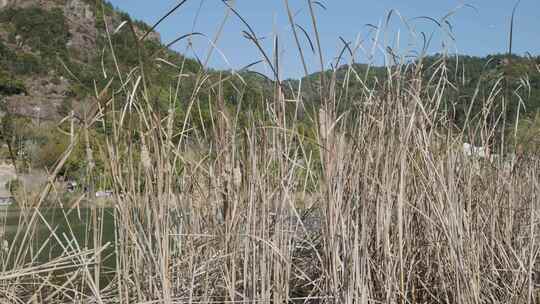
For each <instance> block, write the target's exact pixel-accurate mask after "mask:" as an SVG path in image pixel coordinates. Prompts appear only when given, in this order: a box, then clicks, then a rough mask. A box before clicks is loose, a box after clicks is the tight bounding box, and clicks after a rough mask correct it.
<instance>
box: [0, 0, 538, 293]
mask: <svg viewBox="0 0 540 304" xmlns="http://www.w3.org/2000/svg"><path fill="white" fill-rule="evenodd" d="M309 3H311V2H309ZM231 14H234V12H231ZM291 18H293V17H292V14H291ZM314 25H316V18H315V16H314ZM126 26H128V25H126ZM252 36H253V37H252V38H253V39H254V41H255V44H256V46H258V42H257V41H256V39H255V37H256V36H255V35H254V34H253V35H252ZM275 45H278V44H277V43H276V44H275ZM299 47H300V46H299ZM315 48H316V43H315ZM261 51H262V52H263V50H262V49H261ZM274 51H276V50H274ZM300 54H301V55H300V56H301V58H300V60H303V58H302V56H303V55H302V53H300ZM113 55H114V54H113ZM386 55H387V56H389V58H391V54H386ZM139 56H141V57H140V65H137V66H133V67H132V69H131V70H130V71H128V72H127V73H121V72H120V73H119V74H118V75H115V76H114V77H115V81H120V82H121V84H122V85H121V86H118V87H114V86H106V87H100V88H98V90H96V91H97V92H96V93H95V94H94V95H95V98H94V99H93V104H92V105H91V106H89V107H88V108H87V109H86V112H85V115H84V117H82V118H81V121H80V123H75V122H74V123H73V124H72V126H74V127H73V128H71V129H69V132H68V131H66V132H65V133H66V134H69V136H68V135H66V136H68V137H69V143H70V144H69V146H68V149H67V151H66V152H65V154H64V155H63V156H62V157H61V158H60V159H59V160H58V162H57V163H56V166H55V168H53V169H52V170H51V172H50V179H51V183H49V185H48V186H47V187H45V188H44V189H43V191H42V194H41V196H39V197H38V198H36V199H34V200H32V201H27V202H25V204H23V206H25V208H28V209H27V210H28V212H24V213H22V214H23V215H22V216H21V218H20V225H19V226H18V227H19V230H18V232H17V233H16V234H15V237H14V239H12V240H10V242H8V243H6V244H5V247H4V248H2V250H3V251H2V253H0V258H1V259H0V267H2V268H1V270H0V299H2V301H8V302H9V303H439V302H440V303H485V302H489V303H532V302H534V301H536V300H537V292H538V287H537V285H536V283H537V282H538V279H539V278H538V273H537V271H538V269H539V268H538V267H537V265H536V263H537V255H538V252H539V249H540V246H539V245H538V244H539V240H538V231H537V230H536V227H537V224H538V218H537V215H538V209H539V206H538V195H539V194H540V183H539V181H538V172H540V171H539V170H540V164H539V163H538V160H537V159H536V157H535V156H534V155H531V154H526V153H520V152H519V151H517V152H516V149H515V147H514V145H515V142H516V141H515V140H514V139H513V138H512V134H513V133H512V132H508V126H507V125H506V121H507V120H510V118H508V117H506V112H505V111H504V109H505V104H507V103H509V102H512V100H513V99H510V97H509V96H510V95H511V94H506V90H505V78H504V75H500V78H499V81H496V82H494V84H493V87H492V90H491V92H492V93H491V94H488V95H478V96H477V95H475V96H474V97H473V98H472V99H471V100H470V103H471V105H473V104H474V106H475V107H477V106H479V107H480V108H481V109H483V111H479V112H478V113H479V114H474V115H472V114H471V113H470V112H465V113H463V115H465V117H466V118H465V126H466V127H465V128H456V126H455V125H454V123H453V121H452V119H451V117H449V114H448V113H449V111H447V110H446V109H445V104H446V102H445V100H444V98H446V97H445V96H447V95H446V94H445V92H446V91H447V90H452V82H451V81H450V80H449V78H448V75H447V73H446V71H447V70H448V67H447V66H446V61H445V57H444V56H443V57H441V58H440V60H438V61H436V62H435V63H432V64H431V65H430V66H425V65H424V62H423V61H422V57H417V58H415V60H414V61H410V60H404V59H403V58H404V57H403V58H402V59H400V58H399V57H397V58H396V57H394V60H395V61H394V62H393V63H392V64H389V65H388V67H387V73H386V77H385V79H384V81H382V82H377V81H369V84H370V86H365V85H364V84H366V83H368V81H367V80H366V79H365V78H364V76H363V75H359V74H358V73H356V71H355V70H354V69H353V68H352V67H350V68H348V69H347V72H346V74H345V75H346V78H345V79H346V81H340V82H339V84H340V85H336V84H337V83H338V82H337V79H336V74H337V71H335V72H334V73H330V74H325V76H321V77H320V78H319V79H318V83H317V84H316V86H317V88H318V92H319V96H318V100H319V103H318V104H314V103H310V100H305V99H304V98H303V94H302V92H301V91H299V89H298V88H291V87H286V86H285V85H282V82H280V81H279V77H278V76H279V74H277V71H278V70H279V69H278V68H277V67H278V66H279V60H278V58H277V57H274V58H273V59H272V56H271V55H268V54H266V53H265V54H263V55H262V57H263V60H265V61H266V64H267V65H268V66H271V67H272V69H271V70H273V71H276V75H274V76H275V77H274V80H273V81H271V84H272V86H273V90H272V91H273V94H268V95H264V96H262V97H261V98H260V99H254V100H249V101H243V98H241V96H242V94H243V93H244V92H245V87H243V86H242V85H241V83H242V82H243V79H242V76H241V75H239V74H233V75H232V76H229V75H228V76H226V77H225V76H224V77H223V78H217V79H216V78H215V77H209V76H208V74H207V72H206V71H205V70H204V69H201V71H200V72H199V73H197V74H193V75H189V77H191V78H190V81H191V82H193V83H195V85H194V86H193V87H194V88H195V89H194V91H193V92H192V93H191V94H189V95H188V97H187V98H185V99H179V98H178V96H179V94H177V92H178V90H180V88H181V87H182V82H183V81H184V79H185V77H177V78H173V79H171V80H170V83H171V85H170V90H169V92H167V93H166V94H164V93H163V92H161V91H159V92H156V90H153V88H154V87H153V86H152V79H151V78H147V77H146V74H145V73H146V71H147V70H149V69H153V68H154V67H155V66H154V65H153V64H156V62H157V60H156V58H152V57H150V56H149V55H145V54H144V50H140V52H139ZM321 61H323V60H322V59H321ZM389 62H391V61H389ZM161 63H162V64H163V62H161ZM336 66H338V65H336ZM177 68H178V75H184V74H183V71H182V68H181V67H177ZM428 68H429V69H433V70H434V71H435V73H433V74H432V75H434V76H432V77H431V78H429V79H426V78H425V77H424V73H425V70H426V69H428ZM231 77H232V78H234V81H235V83H240V85H239V86H235V91H234V92H235V94H237V96H238V97H239V98H238V99H237V100H241V101H242V102H249V103H250V106H249V107H246V106H245V105H244V104H242V102H240V103H237V104H231V102H230V101H228V100H225V98H224V94H223V87H224V86H225V84H226V83H227V84H230V81H232V80H231V79H232V78H231ZM352 85H355V86H356V88H358V87H360V88H361V89H360V90H359V91H357V92H356V93H355V94H354V96H350V95H349V94H348V92H349V91H348V89H349V87H350V86H352ZM299 87H301V86H299ZM518 93H519V92H518ZM183 96H185V95H183ZM201 96H204V98H205V100H209V103H208V104H209V106H208V109H204V111H201V109H200V103H199V101H200V98H202V97H201ZM511 96H514V95H511ZM512 98H515V97H512ZM163 105H166V107H165V108H163ZM344 105H346V107H345V106H344ZM471 107H472V106H471ZM178 109H181V110H182V113H184V115H182V116H179V115H175V113H177V112H178ZM201 113H207V115H208V117H210V119H209V120H206V121H207V122H209V123H203V122H202V121H203V117H202V114H201ZM69 119H70V118H69V117H68V119H67V120H66V121H67V122H69ZM71 119H73V118H71ZM96 128H102V129H106V130H107V131H106V132H103V134H104V140H103V142H102V143H101V144H99V145H97V144H95V143H93V144H91V141H92V138H91V134H93V133H92V132H93V130H94V129H96ZM473 139H474V141H475V144H476V145H478V146H483V147H486V148H487V147H489V148H490V149H491V150H492V151H497V153H498V154H499V157H496V158H493V159H488V158H479V157H474V156H473V157H470V156H467V155H465V154H464V153H463V149H462V147H463V143H464V142H469V141H471V140H473ZM75 147H78V148H77V149H82V151H83V154H84V157H85V160H86V164H87V165H86V166H85V169H86V170H87V171H86V174H85V178H86V183H87V184H90V185H91V184H92V183H95V182H96V181H98V180H100V178H101V177H102V176H106V177H107V179H108V181H107V183H108V184H109V185H110V186H111V187H112V189H114V193H115V200H116V204H115V206H114V226H115V229H114V242H108V243H106V242H104V241H103V239H108V237H107V238H105V237H104V235H103V234H104V233H105V230H104V229H103V226H104V225H103V223H104V217H103V210H100V209H98V208H94V209H92V210H91V211H90V221H89V222H88V225H87V227H86V231H87V236H86V239H85V241H83V242H79V241H77V238H74V237H70V235H69V234H62V235H60V234H57V233H56V231H55V230H54V229H52V227H51V231H50V232H51V233H50V239H49V242H52V243H55V244H57V245H58V246H60V247H62V248H63V250H62V253H61V254H60V255H59V256H57V257H51V260H50V261H48V262H42V261H38V260H37V259H34V258H35V257H36V256H37V254H38V252H36V250H35V244H34V243H35V241H36V240H37V237H35V231H36V227H37V226H39V225H43V224H44V220H45V219H44V218H43V217H42V216H41V211H40V207H41V205H42V203H43V202H44V201H45V200H46V199H47V197H49V196H50V195H51V194H52V193H54V192H55V191H56V189H55V188H54V183H53V182H52V181H54V178H55V176H56V175H57V174H58V173H59V172H60V171H61V170H62V168H63V166H64V164H65V161H66V160H67V159H68V158H69V156H70V153H72V152H73V151H74V149H75ZM512 154H515V156H511V155H512ZM95 159H100V160H104V164H103V168H100V169H99V170H97V169H96V167H95ZM82 199H84V197H82V196H81V197H79V198H75V199H74V200H73V202H71V203H70V204H69V206H65V205H63V206H60V204H58V207H62V208H63V209H62V210H63V211H64V212H66V214H67V213H76V212H77V210H78V209H77V208H78V207H77V203H78V201H79V200H82ZM40 241H42V239H40ZM111 246H112V248H114V258H115V259H116V262H115V264H114V265H115V267H116V269H115V271H114V277H113V278H112V279H110V278H109V279H108V280H107V281H103V280H102V278H103V276H102V274H103V272H104V271H109V270H106V269H104V262H103V261H104V260H106V258H107V257H106V256H105V254H104V252H108V250H110V248H111Z"/></svg>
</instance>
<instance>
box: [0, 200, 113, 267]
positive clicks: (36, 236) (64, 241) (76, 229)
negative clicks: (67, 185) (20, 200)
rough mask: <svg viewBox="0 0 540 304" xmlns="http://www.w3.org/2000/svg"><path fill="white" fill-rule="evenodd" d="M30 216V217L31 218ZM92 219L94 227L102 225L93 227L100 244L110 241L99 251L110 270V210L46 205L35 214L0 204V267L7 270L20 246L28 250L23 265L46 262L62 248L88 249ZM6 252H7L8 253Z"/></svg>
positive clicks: (90, 240) (111, 213)
mask: <svg viewBox="0 0 540 304" xmlns="http://www.w3.org/2000/svg"><path fill="white" fill-rule="evenodd" d="M32 218H34V220H31V219H32ZM95 220H96V221H95ZM95 222H96V223H97V224H98V227H99V226H101V227H103V229H98V230H97V231H102V233H101V244H105V243H107V242H110V245H109V247H108V249H107V250H105V251H104V252H103V254H102V257H103V258H102V259H103V261H102V265H103V266H104V267H105V269H107V270H108V272H112V271H114V268H115V257H114V255H113V253H114V240H115V233H114V232H115V223H114V209H112V208H100V209H97V208H96V209H91V208H81V209H73V210H66V209H59V208H47V209H43V210H40V211H39V213H37V212H35V211H22V210H20V209H18V208H17V207H16V206H0V250H2V251H3V252H2V253H1V254H0V258H1V259H3V261H0V267H2V266H3V267H6V266H7V267H6V269H10V265H12V264H13V262H14V259H15V256H16V255H17V254H16V253H17V252H18V251H19V250H20V249H21V246H24V247H23V249H26V248H29V249H30V250H28V251H26V253H25V254H23V256H24V261H25V263H27V264H28V263H32V264H36V263H37V264H39V263H45V262H48V261H50V260H52V259H54V258H56V257H59V256H61V255H62V253H63V252H64V251H65V250H64V248H71V249H72V250H73V251H76V250H77V249H76V248H77V247H78V248H80V249H84V248H87V249H92V248H93V247H94V229H93V224H94V223H95ZM29 223H34V224H33V225H31V224H29ZM28 228H31V229H28ZM27 231H31V232H32V234H33V236H32V238H31V241H28V238H26V239H25V232H27ZM10 251H11V253H10V254H8V252H10ZM18 264H19V265H20V263H18ZM0 271H1V268H0ZM106 272H107V271H106Z"/></svg>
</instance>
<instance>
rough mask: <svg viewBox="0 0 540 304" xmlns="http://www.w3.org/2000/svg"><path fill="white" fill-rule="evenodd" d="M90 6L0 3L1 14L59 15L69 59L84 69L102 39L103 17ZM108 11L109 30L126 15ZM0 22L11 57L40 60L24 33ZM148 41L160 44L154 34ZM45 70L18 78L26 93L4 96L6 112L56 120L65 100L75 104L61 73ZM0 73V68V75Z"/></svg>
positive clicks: (70, 1)
mask: <svg viewBox="0 0 540 304" xmlns="http://www.w3.org/2000/svg"><path fill="white" fill-rule="evenodd" d="M90 3H95V2H94V1H85V0H0V12H1V11H2V10H7V9H9V8H13V9H18V10H20V9H22V10H24V9H32V8H39V9H41V10H43V11H53V10H54V11H56V12H58V11H60V12H62V13H63V18H64V20H65V23H66V25H67V29H68V31H69V35H68V39H67V40H66V41H67V42H66V43H65V49H67V51H68V54H69V55H68V57H69V60H70V61H72V62H75V63H76V64H77V65H79V66H80V67H82V70H84V65H95V62H96V58H98V55H99V50H98V48H100V47H99V46H98V41H99V40H100V38H101V37H100V35H102V36H103V35H104V33H103V31H102V30H99V28H100V27H101V28H102V24H98V21H97V20H103V18H102V19H99V18H97V16H96V9H95V7H92V6H91V5H90ZM109 8H110V9H109V13H110V15H106V16H105V18H104V19H105V20H106V22H107V23H108V25H109V28H115V27H116V26H117V25H118V24H120V23H121V22H122V17H125V15H122V14H120V13H118V12H116V11H114V10H113V9H112V7H111V6H109ZM1 22H2V21H1V20H0V42H1V43H0V47H1V46H2V45H4V46H7V47H8V48H9V49H11V51H12V53H13V54H27V55H28V56H27V57H35V58H41V57H43V54H42V53H41V51H40V50H36V49H35V48H32V46H31V45H29V44H28V43H24V40H25V37H23V36H24V34H21V33H19V32H17V29H16V27H14V26H13V25H9V24H6V23H5V22H4V24H2V23H1ZM101 22H103V21H101ZM38 26H39V25H38ZM135 31H136V34H137V35H138V36H139V37H140V36H141V35H143V33H144V32H145V30H144V29H142V28H138V27H137V26H136V28H135ZM147 39H151V40H154V41H156V42H159V41H160V37H159V34H157V33H151V34H150V35H149V36H148V38H147ZM101 40H103V39H101ZM46 43H47V42H46ZM0 51H1V50H0ZM0 56H1V54H0ZM43 61H45V60H43ZM48 61H49V62H51V61H57V59H56V58H52V59H51V58H49V59H48ZM98 61H99V60H98ZM0 62H1V58H0ZM45 69H46V71H45V73H40V74H37V73H29V74H25V75H22V76H20V75H18V76H17V77H18V78H19V79H20V80H21V81H22V82H24V85H25V87H26V92H25V93H22V94H18V95H15V96H8V97H5V99H4V100H5V101H6V103H7V108H8V109H10V110H11V111H13V112H14V113H16V114H19V115H24V116H28V117H33V118H37V119H50V120H58V119H60V118H61V116H62V115H63V113H61V112H62V111H60V108H61V106H62V103H63V102H64V101H65V100H66V99H67V98H71V99H74V100H73V102H72V101H70V103H71V104H75V105H76V104H77V100H76V99H77V96H73V92H72V91H71V85H72V82H71V81H69V80H67V79H66V78H67V77H66V78H65V77H61V76H60V75H61V74H62V73H61V71H55V70H54V69H52V68H51V67H50V65H49V66H46V68H45ZM1 70H2V66H1V65H0V72H1ZM0 75H1V73H0ZM0 87H1V84H0ZM0 94H1V92H0Z"/></svg>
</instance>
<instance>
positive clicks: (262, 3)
mask: <svg viewBox="0 0 540 304" xmlns="http://www.w3.org/2000/svg"><path fill="white" fill-rule="evenodd" d="M320 2H321V3H322V4H324V6H325V7H326V9H323V8H321V7H320V6H318V5H315V13H316V15H317V19H318V27H319V31H320V39H321V45H322V49H323V54H324V64H325V67H326V68H328V67H330V64H331V63H332V62H335V58H336V56H337V55H338V54H339V51H340V50H341V48H342V47H343V43H342V42H340V40H339V37H342V38H343V39H344V40H346V41H347V42H351V43H352V44H351V47H352V48H355V49H356V50H357V51H356V52H355V56H354V60H355V62H369V61H372V62H374V63H375V64H382V63H384V56H383V55H382V54H383V53H384V52H383V51H382V50H383V49H384V47H382V46H383V45H384V46H391V47H392V48H393V49H395V50H399V54H401V55H406V54H408V53H411V50H417V51H418V50H420V49H421V48H422V45H423V43H422V41H423V39H422V38H421V37H422V34H421V32H424V33H425V35H426V36H427V37H430V36H431V35H432V36H433V38H432V40H431V45H430V48H429V52H430V53H434V52H440V51H442V50H443V48H444V47H443V43H444V46H445V47H446V49H447V50H448V51H449V52H453V53H455V52H458V53H460V54H469V55H480V56H482V55H486V54H492V53H502V52H505V51H506V49H507V45H508V30H509V22H510V15H511V11H512V7H513V6H514V3H515V2H514V1H508V0H474V1H469V2H463V1H458V0H362V1H360V0H325V1H320ZM111 3H112V4H113V5H114V6H116V7H118V8H120V9H121V10H123V11H125V12H127V13H129V14H130V15H131V16H132V17H133V18H135V19H138V20H143V21H145V22H147V23H149V24H153V23H154V22H155V21H157V20H158V19H159V18H160V17H161V16H162V15H164V14H165V13H166V12H167V11H168V10H170V9H171V8H172V7H174V6H175V5H176V4H177V3H179V1H170V0H153V1H148V0H112V1H111ZM306 3H307V1H306V0H289V4H290V7H291V9H292V11H293V12H294V13H295V14H296V16H295V22H296V23H297V24H299V25H300V26H302V27H303V28H304V29H305V30H306V31H307V32H308V33H309V35H310V36H311V37H312V39H314V38H313V37H314V35H313V29H312V26H311V17H310V15H309V10H308V7H307V4H306ZM464 4H466V5H464ZM233 5H234V8H235V9H236V10H237V11H238V12H239V13H240V14H241V15H242V16H243V17H244V18H245V19H246V21H247V22H249V23H250V25H251V26H252V28H253V29H254V31H255V32H256V33H257V35H258V36H259V37H264V38H265V39H263V40H262V45H263V48H264V49H265V51H267V52H268V54H269V55H271V54H272V49H273V47H272V46H273V37H274V36H277V37H279V46H280V51H279V56H280V58H281V60H280V62H281V64H280V73H281V77H282V78H287V77H299V76H302V75H303V68H302V64H301V61H300V60H299V56H298V50H297V48H296V47H295V43H294V39H293V35H292V31H291V27H290V25H289V23H288V18H287V13H286V10H285V5H284V0H235V1H234V4H233ZM469 5H470V6H469ZM471 6H472V7H474V8H472V7H471ZM459 7H461V8H459ZM456 8H459V9H457V10H456ZM391 10H394V11H395V12H399V14H395V13H394V14H392V18H391V19H390V24H389V26H388V28H387V30H386V31H384V32H380V33H379V36H378V38H379V40H378V41H379V43H377V44H376V47H375V48H373V42H372V41H373V39H374V37H375V35H376V33H375V32H374V30H373V28H372V27H370V26H366V24H373V25H377V26H378V25H380V24H384V23H385V22H386V16H387V15H388V13H389V12H390V11H391ZM452 11H454V12H455V13H454V14H452V15H451V16H450V17H449V18H448V19H447V20H448V21H449V23H450V24H451V27H452V34H449V27H450V26H448V25H447V24H446V23H444V25H443V28H440V27H439V26H438V25H436V24H435V23H434V22H432V21H429V20H428V19H425V18H419V19H414V18H415V17H420V16H429V17H431V18H433V19H435V20H441V18H443V16H445V15H447V14H448V13H449V12H452ZM225 13H226V7H225V6H224V5H223V3H222V1H221V0H188V1H187V2H186V3H185V4H184V5H183V6H182V7H181V8H180V9H179V10H177V11H176V12H175V13H174V14H173V15H172V16H170V17H169V18H168V19H167V20H166V21H164V22H163V23H162V24H161V25H160V26H159V27H158V28H157V31H158V32H159V33H160V34H161V36H162V41H163V42H164V43H168V42H169V41H172V40H174V39H175V38H177V37H179V36H181V35H184V34H186V33H189V32H192V31H196V32H202V33H204V34H206V35H207V36H208V37H213V36H214V35H215V34H216V32H217V30H218V28H219V25H220V24H221V22H222V21H223V19H224V16H225ZM411 28H412V29H413V31H411V30H410V29H411ZM243 30H246V28H245V26H244V25H243V24H242V23H241V22H240V21H239V20H238V18H237V17H235V16H233V15H230V16H229V18H228V19H227V20H226V23H225V27H224V30H223V34H222V35H221V36H220V39H219V42H218V44H217V46H218V48H219V50H220V52H214V53H213V56H212V57H211V59H210V62H209V65H210V67H213V68H219V69H228V68H231V69H239V68H241V67H243V66H245V65H247V64H250V63H252V62H255V61H258V60H260V59H262V57H261V54H260V52H259V51H258V50H257V48H256V47H255V45H254V44H253V43H252V42H250V41H248V40H247V39H245V38H244V37H243V35H242V31H243ZM412 32H414V33H416V34H415V35H413V34H411V33H412ZM299 35H300V40H301V43H302V47H303V50H304V53H305V55H306V61H307V65H308V69H309V72H310V73H312V72H315V71H317V70H319V67H320V64H319V59H318V55H317V54H314V53H313V52H312V51H311V49H310V47H309V43H308V40H307V39H306V38H305V36H304V34H303V33H301V31H300V30H299ZM451 36H454V37H455V40H454V39H452V37H451ZM398 37H399V39H398ZM397 41H399V42H400V43H399V45H398V44H397ZM313 43H315V41H314V40H313ZM192 45H193V47H192V49H191V50H188V49H187V40H186V41H182V42H180V43H178V44H177V45H175V46H174V47H173V48H174V49H176V50H178V51H179V52H181V53H184V54H186V53H187V55H188V56H191V57H193V56H194V53H196V54H197V56H199V57H201V58H204V57H205V56H206V54H207V52H208V49H209V47H210V44H209V40H208V39H206V38H203V37H196V38H193V40H192ZM373 50H375V52H373ZM514 52H515V53H518V54H524V53H525V52H530V53H532V54H540V2H539V0H522V1H521V3H520V5H519V7H518V9H517V13H516V20H515V32H514ZM372 55H373V56H372ZM224 57H225V58H226V59H224ZM346 59H347V60H350V59H351V58H350V56H348V58H346ZM253 69H255V70H258V71H259V72H263V73H265V74H270V70H269V69H268V67H267V66H265V65H264V64H259V65H257V66H256V67H254V68H253Z"/></svg>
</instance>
